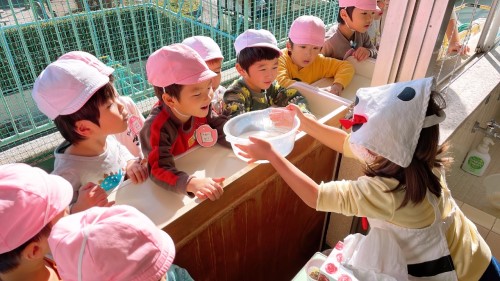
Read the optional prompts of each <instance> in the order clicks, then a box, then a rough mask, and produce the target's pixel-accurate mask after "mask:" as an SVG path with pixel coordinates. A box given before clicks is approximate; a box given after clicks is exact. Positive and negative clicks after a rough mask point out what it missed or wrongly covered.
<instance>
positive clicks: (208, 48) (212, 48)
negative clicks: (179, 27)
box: [182, 36, 224, 61]
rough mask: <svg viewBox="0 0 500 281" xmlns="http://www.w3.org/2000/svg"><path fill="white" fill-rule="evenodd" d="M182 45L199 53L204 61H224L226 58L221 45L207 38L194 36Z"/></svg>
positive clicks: (185, 40)
mask: <svg viewBox="0 0 500 281" xmlns="http://www.w3.org/2000/svg"><path fill="white" fill-rule="evenodd" d="M182 44H185V45H188V46H189V47H191V48H192V49H193V50H195V51H196V52H198V54H199V55H200V56H201V58H202V59H203V60H204V61H209V60H213V59H223V58H224V56H223V55H222V52H221V51H220V48H219V45H217V43H215V41H214V40H213V39H212V38H210V37H207V36H193V37H189V38H186V39H184V41H182Z"/></svg>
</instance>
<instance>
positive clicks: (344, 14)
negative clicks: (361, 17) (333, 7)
mask: <svg viewBox="0 0 500 281" xmlns="http://www.w3.org/2000/svg"><path fill="white" fill-rule="evenodd" d="M340 17H341V18H342V19H343V20H344V22H345V21H346V18H348V19H350V18H349V15H348V14H347V10H346V9H341V10H340Z"/></svg>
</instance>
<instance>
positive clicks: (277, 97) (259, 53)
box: [224, 29, 309, 117]
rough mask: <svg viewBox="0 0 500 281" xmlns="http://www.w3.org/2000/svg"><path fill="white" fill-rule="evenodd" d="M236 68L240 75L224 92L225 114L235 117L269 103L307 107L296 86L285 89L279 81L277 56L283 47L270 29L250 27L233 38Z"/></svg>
mask: <svg viewBox="0 0 500 281" xmlns="http://www.w3.org/2000/svg"><path fill="white" fill-rule="evenodd" d="M234 47H235V49H236V70H237V71H238V73H239V74H240V75H241V78H240V79H238V80H236V81H234V82H233V83H232V84H231V86H229V88H228V89H227V90H226V92H225V93H224V104H225V109H224V114H226V115H228V116H231V117H234V116H236V115H239V114H241V113H245V112H249V111H252V110H259V109H264V108H268V107H269V106H281V107H283V106H287V105H288V104H289V103H295V104H297V105H298V106H299V107H300V108H301V109H302V111H304V112H307V113H308V112H309V111H308V110H307V103H306V100H305V98H304V97H303V96H302V95H301V94H300V93H299V92H298V91H297V90H296V89H288V90H287V89H286V88H283V87H281V86H280V85H279V84H278V83H276V81H275V79H276V76H277V75H278V58H279V57H280V55H281V50H280V49H279V48H278V43H277V42H276V38H275V37H274V35H272V34H271V32H269V31H267V30H264V29H260V30H255V29H248V30H247V31H245V32H243V33H242V34H240V35H239V36H238V37H237V38H236V40H235V41H234Z"/></svg>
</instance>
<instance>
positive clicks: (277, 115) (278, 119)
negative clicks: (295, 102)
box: [269, 107, 296, 128]
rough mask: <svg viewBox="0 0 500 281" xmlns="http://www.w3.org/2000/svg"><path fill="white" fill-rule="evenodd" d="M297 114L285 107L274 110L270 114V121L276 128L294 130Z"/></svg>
mask: <svg viewBox="0 0 500 281" xmlns="http://www.w3.org/2000/svg"><path fill="white" fill-rule="evenodd" d="M295 114H296V113H295V111H292V110H288V109H286V108H283V107H279V108H273V109H271V112H270V113H269V119H271V121H273V125H274V126H276V127H284V128H292V127H293V121H294V119H295Z"/></svg>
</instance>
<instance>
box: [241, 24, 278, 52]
mask: <svg viewBox="0 0 500 281" xmlns="http://www.w3.org/2000/svg"><path fill="white" fill-rule="evenodd" d="M250 47H267V48H271V49H274V50H276V51H278V52H279V53H280V54H281V50H280V49H279V48H278V42H277V41H276V38H275V37H274V35H273V34H272V33H271V32H269V31H267V30H265V29H259V30H256V29H247V30H246V31H245V32H243V33H241V34H240V35H238V37H236V40H234V49H235V50H236V54H239V53H240V52H241V50H243V49H245V48H250Z"/></svg>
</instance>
